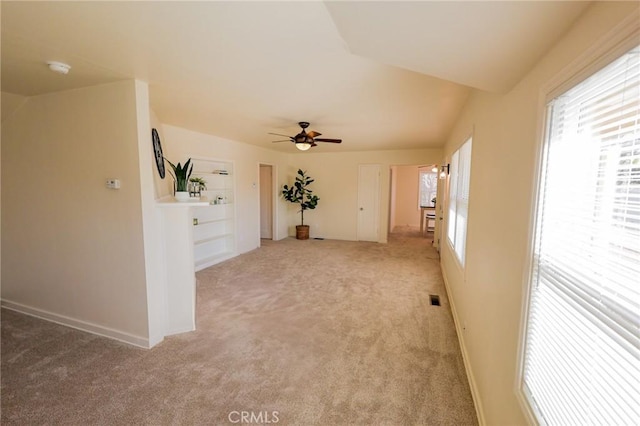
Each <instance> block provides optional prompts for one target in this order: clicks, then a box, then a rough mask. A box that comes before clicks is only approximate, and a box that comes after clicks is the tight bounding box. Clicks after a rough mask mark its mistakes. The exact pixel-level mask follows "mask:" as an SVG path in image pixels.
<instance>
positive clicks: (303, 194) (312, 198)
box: [282, 169, 320, 240]
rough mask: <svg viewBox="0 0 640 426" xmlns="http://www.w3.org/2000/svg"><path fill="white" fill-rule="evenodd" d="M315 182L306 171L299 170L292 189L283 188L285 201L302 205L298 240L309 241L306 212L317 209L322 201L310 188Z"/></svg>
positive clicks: (297, 228) (286, 186) (297, 231)
mask: <svg viewBox="0 0 640 426" xmlns="http://www.w3.org/2000/svg"><path fill="white" fill-rule="evenodd" d="M313 181H314V180H313V179H312V178H311V177H309V176H307V172H306V171H302V170H301V169H298V175H297V176H296V181H295V182H294V184H293V185H292V186H291V187H289V186H288V185H285V186H284V187H283V188H282V196H283V197H284V199H285V200H287V201H289V202H291V203H294V204H300V225H297V226H296V238H297V239H299V240H307V239H309V225H305V224H304V211H305V210H313V209H315V208H316V206H317V205H318V201H319V200H320V198H318V196H317V195H313V191H312V190H310V189H309V188H308V186H309V185H310V184H311V183H313Z"/></svg>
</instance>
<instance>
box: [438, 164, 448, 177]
mask: <svg viewBox="0 0 640 426" xmlns="http://www.w3.org/2000/svg"><path fill="white" fill-rule="evenodd" d="M448 174H449V164H444V165H442V166H441V167H440V179H444V178H446V177H447V175H448Z"/></svg>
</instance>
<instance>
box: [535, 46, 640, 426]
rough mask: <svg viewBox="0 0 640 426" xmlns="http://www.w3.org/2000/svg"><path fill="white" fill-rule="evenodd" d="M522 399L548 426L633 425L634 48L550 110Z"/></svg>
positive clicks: (636, 307) (637, 119)
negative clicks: (524, 397)
mask: <svg viewBox="0 0 640 426" xmlns="http://www.w3.org/2000/svg"><path fill="white" fill-rule="evenodd" d="M547 114H548V117H547V118H548V120H547V121H548V123H549V124H548V126H549V127H548V131H547V137H546V141H545V146H544V151H543V165H542V180H541V182H540V191H539V200H538V212H537V221H536V223H537V229H536V234H535V246H534V251H533V262H532V264H533V271H532V272H533V273H532V282H531V295H530V301H529V303H530V306H529V315H528V321H527V330H526V343H525V353H524V371H523V376H522V377H523V391H524V394H525V396H526V398H527V400H528V402H529V404H530V405H531V407H532V409H533V411H534V413H536V415H537V416H538V421H539V422H541V423H543V424H551V425H638V424H640V349H639V348H640V339H639V328H638V325H639V315H640V48H635V49H633V50H631V51H630V52H628V53H627V54H625V55H624V56H622V57H621V58H619V59H618V60H616V61H614V62H613V63H611V64H610V65H608V66H607V67H605V68H604V69H602V70H601V71H599V72H597V73H596V74H594V75H592V76H591V77H590V78H588V79H587V80H585V81H583V82H581V83H579V84H578V85H576V86H574V87H573V88H572V89H570V90H568V91H567V92H565V93H564V94H562V95H560V96H558V97H557V98H555V99H554V100H552V101H551V102H550V103H549V105H548V109H547Z"/></svg>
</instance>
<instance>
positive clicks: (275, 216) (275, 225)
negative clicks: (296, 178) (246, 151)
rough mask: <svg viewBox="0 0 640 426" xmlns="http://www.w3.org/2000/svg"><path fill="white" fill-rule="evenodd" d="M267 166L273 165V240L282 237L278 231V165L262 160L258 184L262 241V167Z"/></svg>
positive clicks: (259, 235)
mask: <svg viewBox="0 0 640 426" xmlns="http://www.w3.org/2000/svg"><path fill="white" fill-rule="evenodd" d="M262 166H265V167H271V240H272V241H277V240H279V239H280V236H279V233H278V209H277V205H278V191H277V189H278V188H277V186H278V180H277V178H276V177H277V175H278V166H277V165H275V164H272V163H266V162H264V161H260V162H258V185H257V189H258V210H259V214H258V240H259V241H262V236H261V232H260V231H261V229H260V223H261V217H260V216H261V215H262V206H261V205H260V196H261V193H260V185H262V182H261V179H260V177H261V176H260V167H262Z"/></svg>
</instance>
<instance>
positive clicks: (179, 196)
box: [175, 191, 191, 201]
mask: <svg viewBox="0 0 640 426" xmlns="http://www.w3.org/2000/svg"><path fill="white" fill-rule="evenodd" d="M175 197H176V201H189V200H190V199H191V197H190V196H189V191H176V195H175Z"/></svg>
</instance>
